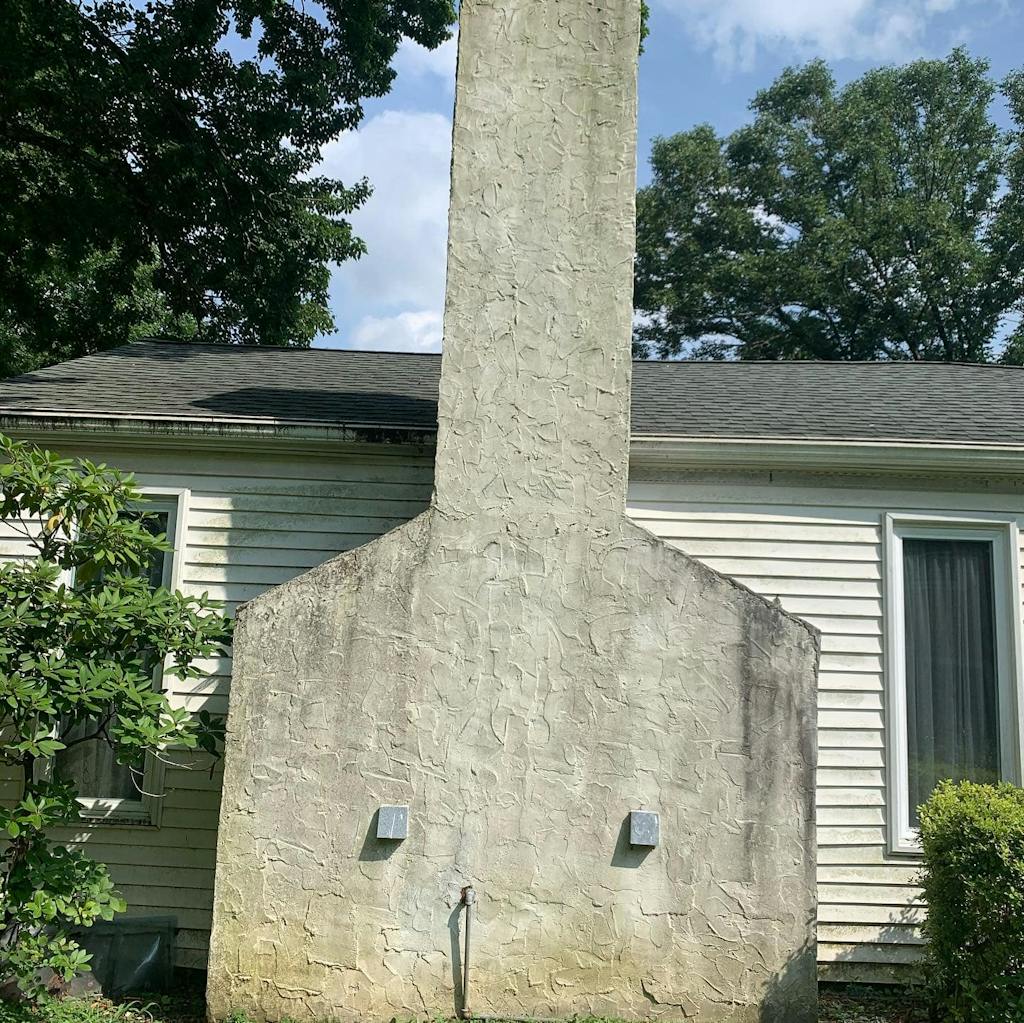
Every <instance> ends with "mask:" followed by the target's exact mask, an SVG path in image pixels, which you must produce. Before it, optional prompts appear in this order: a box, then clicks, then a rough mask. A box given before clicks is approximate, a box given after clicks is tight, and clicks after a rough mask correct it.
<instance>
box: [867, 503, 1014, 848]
mask: <svg viewBox="0 0 1024 1023" xmlns="http://www.w3.org/2000/svg"><path fill="white" fill-rule="evenodd" d="M884 532H885V536H884V543H885V547H884V561H883V565H884V568H885V597H884V601H885V640H886V641H885V679H886V684H885V702H886V711H887V714H886V727H887V742H886V746H887V749H886V752H887V757H886V768H887V771H886V781H887V799H886V806H887V815H888V829H887V830H888V845H889V851H890V852H891V853H894V854H902V855H920V853H921V841H920V836H919V834H918V831H917V829H916V828H914V827H912V826H911V824H910V813H911V806H910V787H909V770H908V761H909V754H908V733H907V679H906V633H905V622H906V614H905V609H904V606H903V600H904V589H903V540H904V538H913V539H918V538H920V539H933V540H984V541H988V542H991V544H992V579H993V585H994V588H995V594H994V613H995V625H996V670H997V673H998V685H999V723H1000V729H1001V733H1000V746H1001V751H1002V763H1001V765H1000V768H1001V771H1002V774H1003V777H1004V778H1006V779H1008V780H1011V781H1014V782H1017V783H1018V784H1019V782H1020V779H1021V764H1022V763H1024V746H1022V739H1024V719H1022V708H1024V680H1022V676H1021V664H1022V641H1021V634H1022V626H1021V570H1020V535H1019V528H1018V524H1017V520H1016V519H1015V518H1007V517H1006V516H1000V515H981V514H971V515H969V516H965V515H956V514H936V513H898V514H897V513H890V514H886V515H885V521H884Z"/></svg>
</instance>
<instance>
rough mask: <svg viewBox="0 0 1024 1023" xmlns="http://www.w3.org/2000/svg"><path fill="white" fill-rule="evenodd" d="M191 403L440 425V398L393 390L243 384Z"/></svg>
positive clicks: (320, 419) (356, 421)
mask: <svg viewBox="0 0 1024 1023" xmlns="http://www.w3.org/2000/svg"><path fill="white" fill-rule="evenodd" d="M189 405H190V406H191V407H192V408H195V409H205V410H207V411H208V412H211V413H214V414H215V415H217V416H238V417H240V418H247V419H249V418H254V417H259V418H263V417H266V418H268V419H284V420H288V421H290V422H295V421H306V422H315V423H333V424H339V425H345V426H363V425H369V426H378V427H386V426H399V427H409V428H413V429H421V430H430V431H433V430H435V429H436V428H437V400H436V399H434V400H432V401H431V400H427V399H425V398H417V397H413V396H412V395H408V394H398V393H395V392H388V391H380V390H374V391H369V390H368V391H353V390H332V389H327V388H294V387H241V388H238V389H235V390H230V391H221V392H219V393H215V394H208V395H202V396H194V397H193V398H192V399H191V400H190V401H189Z"/></svg>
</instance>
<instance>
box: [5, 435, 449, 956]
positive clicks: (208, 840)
mask: <svg viewBox="0 0 1024 1023" xmlns="http://www.w3.org/2000/svg"><path fill="white" fill-rule="evenodd" d="M47 446H49V447H52V448H54V449H55V450H58V451H60V453H61V454H63V455H68V456H75V455H79V456H85V457H90V458H94V459H97V460H102V461H105V462H106V463H107V464H109V465H114V466H117V467H118V468H121V469H125V470H130V471H132V472H134V473H135V475H136V478H137V481H138V483H139V484H140V485H141V486H142V487H143V488H144V489H146V490H152V491H153V496H154V499H160V498H161V497H166V496H167V494H168V493H169V492H178V491H188V503H187V510H186V512H185V514H184V515H183V516H182V519H183V521H182V528H181V530H180V534H179V536H178V537H177V538H176V544H175V546H176V548H177V551H178V557H177V559H176V566H175V573H176V580H177V582H178V585H179V587H180V588H181V589H182V590H183V591H184V592H186V593H194V594H199V593H204V592H205V593H208V594H209V595H210V596H211V597H213V598H216V599H218V600H223V601H225V602H226V605H227V609H228V611H229V612H231V613H234V611H235V610H236V609H237V608H238V605H239V604H241V603H242V602H244V601H246V600H251V599H252V598H253V597H255V596H256V595H257V594H259V593H261V592H263V591H264V590H265V589H267V588H268V587H270V586H273V585H275V584H277V583H281V582H285V581H286V580H288V579H291V578H292V577H293V576H296V575H299V574H301V573H302V572H304V571H305V570H306V569H308V568H311V567H313V566H314V565H318V564H320V563H321V562H323V561H326V560H327V559H329V558H331V557H333V556H334V555H336V554H338V553H340V552H342V551H345V550H349V549H350V548H352V547H357V546H359V545H360V544H363V543H366V542H368V541H369V540H372V539H373V538H374V537H375V536H378V535H380V534H381V533H384V532H386V531H387V530H389V529H392V528H394V527H395V526H397V525H400V524H401V523H402V522H405V521H407V520H408V519H410V518H412V517H413V516H415V515H417V514H419V513H420V512H421V511H422V510H423V509H424V508H425V507H426V506H427V504H428V502H429V500H430V492H431V487H432V482H433V465H432V459H431V458H429V457H424V456H422V455H421V454H419V453H418V452H417V451H415V450H403V449H401V448H397V447H396V448H393V449H389V450H388V451H386V452H383V453H381V454H379V455H375V456H374V455H367V456H358V457H357V456H355V455H347V454H345V453H337V452H332V453H331V454H330V455H325V456H316V457H314V456H308V455H304V454H303V453H302V451H301V449H300V450H299V451H296V452H294V453H289V454H287V455H280V456H275V455H272V454H269V453H268V454H263V453H260V452H259V449H258V448H257V449H256V450H255V451H254V452H253V453H252V454H248V453H234V454H230V453H225V452H220V453H216V452H212V451H211V452H202V451H199V452H196V453H189V454H183V453H171V452H168V453H166V454H160V453H158V452H159V449H158V448H154V449H153V450H152V451H151V452H148V453H145V454H144V453H143V452H142V451H141V450H140V449H137V448H129V447H125V448H113V447H111V448H103V449H98V448H97V447H96V446H88V447H86V446H85V445H81V446H79V445H72V444H69V443H67V442H66V441H64V440H62V439H58V438H54V440H53V441H50V442H47ZM28 553H30V551H29V548H28V545H27V544H25V543H24V542H23V541H20V540H19V539H18V538H17V536H16V535H15V534H14V533H13V530H11V529H10V527H7V528H5V529H2V530H0V556H6V557H17V556H24V555H26V554H28ZM205 667H206V669H207V670H209V671H211V672H212V675H211V676H210V677H209V678H207V679H203V680H199V681H196V680H191V681H187V682H182V681H181V680H179V679H172V678H168V679H167V680H166V684H167V687H168V689H169V692H170V695H171V699H172V701H173V702H174V703H176V704H178V705H180V706H185V707H188V708H189V709H190V710H193V711H196V710H200V709H206V710H209V711H211V712H212V713H216V714H224V713H225V712H226V711H227V689H228V678H229V675H230V669H231V662H230V658H227V657H225V658H220V659H217V660H212V661H209V662H207V663H206V664H205ZM175 759H176V760H177V762H178V763H179V764H180V766H179V767H177V768H175V767H168V768H167V769H166V771H165V776H164V780H163V792H164V796H163V798H162V799H160V800H159V827H155V826H146V825H140V824H128V823H123V822H119V823H98V822H97V823H88V824H86V823H83V824H82V825H81V826H79V827H77V828H68V829H65V830H62V831H61V832H59V833H58V837H61V838H63V839H64V840H66V841H67V842H69V843H81V844H82V845H83V846H84V847H85V848H86V849H87V850H88V852H89V855H90V856H92V857H94V858H95V859H97V860H101V861H102V862H104V863H107V864H108V865H109V866H110V871H111V874H112V876H113V878H114V880H115V882H116V883H117V885H118V887H119V888H120V890H121V892H122V893H123V894H124V897H125V899H126V900H127V902H128V913H129V914H138V915H156V914H160V915H173V916H176V917H177V920H178V927H179V930H178V935H177V942H178V964H179V965H180V966H186V967H199V968H205V966H206V955H207V949H208V947H209V932H210V921H211V913H212V906H213V901H212V900H213V877H214V865H215V850H216V839H217V820H218V813H219V808H220V785H221V775H220V770H219V768H218V769H216V770H215V771H214V772H213V774H212V775H211V772H210V763H209V760H208V759H207V758H206V757H205V756H203V755H193V754H187V753H185V754H178V755H177V756H176V757H175ZM19 788H20V783H19V781H18V780H17V779H16V778H15V777H14V776H13V775H9V776H4V777H0V799H3V798H6V799H13V798H16V797H17V795H18V792H19Z"/></svg>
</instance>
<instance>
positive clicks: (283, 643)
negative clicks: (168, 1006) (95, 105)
mask: <svg viewBox="0 0 1024 1023" xmlns="http://www.w3.org/2000/svg"><path fill="white" fill-rule="evenodd" d="M460 24H461V34H460V40H459V71H458V86H457V98H456V114H455V135H454V138H455V146H454V159H453V170H452V207H451V226H450V231H451V238H450V243H449V258H448V263H449V266H448V294H447V303H446V310H445V354H444V360H443V373H442V382H441V394H440V411H439V436H438V444H437V462H436V489H435V495H434V501H433V504H432V506H431V508H430V509H429V510H428V511H427V512H426V513H424V514H423V515H421V516H419V517H418V518H416V519H414V520H413V521H411V522H409V523H406V524H405V525H403V526H401V527H400V528H398V529H396V530H393V531H392V532H390V533H387V534H386V535H384V536H382V537H380V538H379V539H377V540H375V541H374V542H373V543H371V544H368V545H367V546H365V547H362V548H359V549H358V550H354V551H349V552H347V553H345V554H342V555H341V556H339V557H337V558H335V559H333V560H332V561H329V562H327V563H326V564H324V565H321V566H320V567H318V568H316V569H313V570H312V571H310V572H308V573H306V574H305V575H302V576H300V577H298V578H297V579H294V580H292V581H291V582H289V583H285V584H284V585H282V586H279V587H277V588H275V589H273V590H271V591H268V592H267V593H265V594H263V595H262V596H260V597H258V598H257V599H256V600H254V601H252V602H250V603H249V604H247V605H246V606H245V607H244V608H243V609H242V610H241V611H240V613H239V616H238V622H237V628H236V631H235V645H234V669H233V675H232V683H231V695H230V715H229V720H228V740H227V752H226V761H225V777H224V793H223V800H222V805H221V816H220V835H219V839H218V843H219V844H218V853H217V878H216V893H215V901H214V929H213V937H212V944H211V950H210V975H209V1004H210V1011H211V1014H212V1015H213V1016H214V1017H215V1018H218V1019H222V1018H224V1017H225V1016H226V1015H227V1014H228V1013H229V1012H230V1011H231V1010H243V1011H246V1012H248V1013H249V1014H250V1015H253V1016H255V1017H256V1018H258V1019H271V1020H278V1019H281V1018H283V1017H290V1018H292V1019H298V1020H316V1019H352V1020H355V1019H360V1020H386V1019H391V1018H393V1017H411V1016H412V1017H423V1016H432V1015H435V1014H439V1013H440V1014H444V1015H448V1014H451V1013H452V1012H453V1011H460V1010H463V1009H464V1008H465V1004H464V999H463V990H462V968H463V965H464V964H463V963H462V962H461V958H460V951H459V942H460V933H461V928H462V927H463V920H464V918H463V916H462V911H461V908H460V904H459V899H460V892H461V891H462V889H463V888H464V887H466V886H469V885H472V886H473V888H474V889H475V891H476V893H477V901H476V912H477V914H478V915H477V917H476V923H475V925H474V930H473V934H474V939H473V950H474V951H473V956H474V959H473V964H472V974H471V976H472V984H473V1008H474V1009H475V1010H476V1011H477V1012H482V1013H489V1014H493V1015H496V1016H500V1017H503V1018H509V1017H511V1018H517V1017H524V1016H530V1017H537V1016H540V1017H561V1018H568V1017H571V1016H575V1015H584V1016H595V1015H596V1016H612V1017H624V1018H642V1017H650V1016H667V1017H671V1018H678V1017H680V1016H685V1017H687V1018H693V1019H696V1020H698V1021H702V1023H710V1021H726V1020H729V1021H733V1023H748V1021H749V1023H752V1021H754V1020H757V1021H758V1023H811V1021H812V1020H814V1019H815V1018H816V1007H815V956H814V934H813V928H814V918H815V880H814V869H815V863H814V859H815V846H814V756H815V740H816V732H815V713H814V699H815V682H816V666H817V643H816V639H815V636H814V634H813V633H812V631H811V630H810V629H808V628H807V626H805V625H803V624H802V623H800V622H798V621H796V620H795V619H793V618H790V617H788V616H787V615H786V614H785V613H784V612H782V611H781V610H780V609H779V608H777V607H775V606H773V605H771V604H769V603H767V602H766V601H764V600H762V599H761V598H760V597H757V596H755V595H754V594H753V593H751V592H750V591H748V590H745V589H743V588H742V587H740V586H738V585H737V584H735V583H734V582H732V581H730V580H729V579H727V578H725V577H723V576H721V575H718V574H716V573H715V572H712V571H711V570H710V569H708V568H706V567H705V566H703V565H701V564H699V563H698V562H695V561H693V560H691V559H690V558H688V557H686V556H685V555H683V554H682V553H680V552H679V551H677V550H675V549H674V548H670V547H668V546H666V545H665V544H663V543H662V542H660V541H659V540H658V539H657V538H655V537H653V536H652V535H651V534H649V533H647V532H646V531H645V530H643V529H641V528H640V527H639V526H637V525H636V524H635V523H634V522H632V521H631V520H630V519H629V518H628V517H627V516H626V515H625V510H624V502H625V493H626V482H627V463H628V448H629V437H628V419H629V370H630V362H629V325H630V315H631V312H630V304H631V303H630V295H631V264H632V245H633V189H634V160H635V155H634V154H635V124H636V118H635V102H636V58H637V50H638V30H639V0H463V2H462V7H461V15H460ZM382 807H383V808H386V810H385V813H386V814H387V818H388V820H389V821H392V820H401V821H402V822H404V821H405V820H406V814H405V812H404V811H403V810H400V809H398V810H396V809H394V808H396V807H408V814H407V821H408V833H407V837H405V838H404V839H403V840H401V841H396V840H395V839H394V838H391V837H378V831H377V823H378V822H379V821H380V819H381V817H380V814H381V808H382ZM637 810H643V811H647V812H648V815H647V816H646V817H644V818H643V819H642V821H641V823H642V824H644V825H645V827H640V828H638V829H637V834H634V833H633V831H632V829H631V826H630V822H631V816H630V814H631V811H637ZM653 814H658V815H659V818H660V828H655V827H654V826H653V825H654V817H653V816H652V815H653ZM403 827H404V824H403ZM399 830H400V831H401V830H402V829H401V828H400V829H399ZM640 832H643V833H644V835H646V837H643V836H641V837H639V838H638V837H637V836H638V835H639V834H640ZM403 833H404V832H403ZM655 833H657V836H658V837H657V839H656V844H655V845H654V846H653V847H652V846H651V842H652V840H653V839H652V837H651V836H653V835H655ZM387 834H388V835H390V834H392V832H391V831H390V830H389V831H387Z"/></svg>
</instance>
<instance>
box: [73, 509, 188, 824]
mask: <svg viewBox="0 0 1024 1023" xmlns="http://www.w3.org/2000/svg"><path fill="white" fill-rule="evenodd" d="M146 514H147V521H146V525H147V528H148V529H149V530H150V532H152V533H154V534H157V533H165V534H166V535H167V539H168V541H169V542H171V543H173V542H174V540H173V528H174V510H173V509H172V508H170V507H168V508H166V509H160V508H159V507H158V506H156V507H152V508H151V507H149V506H147V508H146ZM171 558H172V553H171V552H170V551H161V552H159V553H158V554H157V555H156V556H155V557H154V558H153V560H152V562H151V563H150V564H149V565H148V566H147V567H146V569H145V574H146V575H147V576H148V578H149V583H150V585H151V586H152V587H153V588H154V589H155V588H157V587H158V586H165V585H168V583H169V582H170V568H171ZM152 667H153V671H154V673H156V672H157V671H158V670H159V665H158V664H157V663H156V658H155V657H154V658H153V665H152ZM96 726H97V721H96V720H95V719H90V720H87V721H83V722H80V723H79V724H78V725H76V726H75V727H74V728H73V729H72V730H71V731H70V732H69V733H68V739H69V740H72V741H73V740H74V739H76V738H80V737H81V736H85V735H91V734H93V733H94V732H95V731H96ZM144 769H145V765H144V764H141V763H139V764H132V765H127V764H119V763H117V760H116V759H115V757H114V751H113V750H112V749H111V748H110V746H109V745H108V744H107V743H105V742H103V741H101V740H95V741H88V742H83V743H81V744H80V745H77V746H71V747H70V748H69V749H66V750H62V751H60V752H59V753H58V754H57V756H56V758H55V763H54V773H55V775H56V776H57V777H58V778H62V779H65V780H67V781H73V782H74V783H75V785H76V787H77V789H78V796H79V799H80V801H81V802H82V803H83V804H84V806H85V808H86V809H87V810H88V809H93V810H96V811H100V812H104V811H110V810H118V811H125V810H132V809H135V810H138V811H141V810H142V799H143V791H142V790H143V788H144V786H143V775H144Z"/></svg>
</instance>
